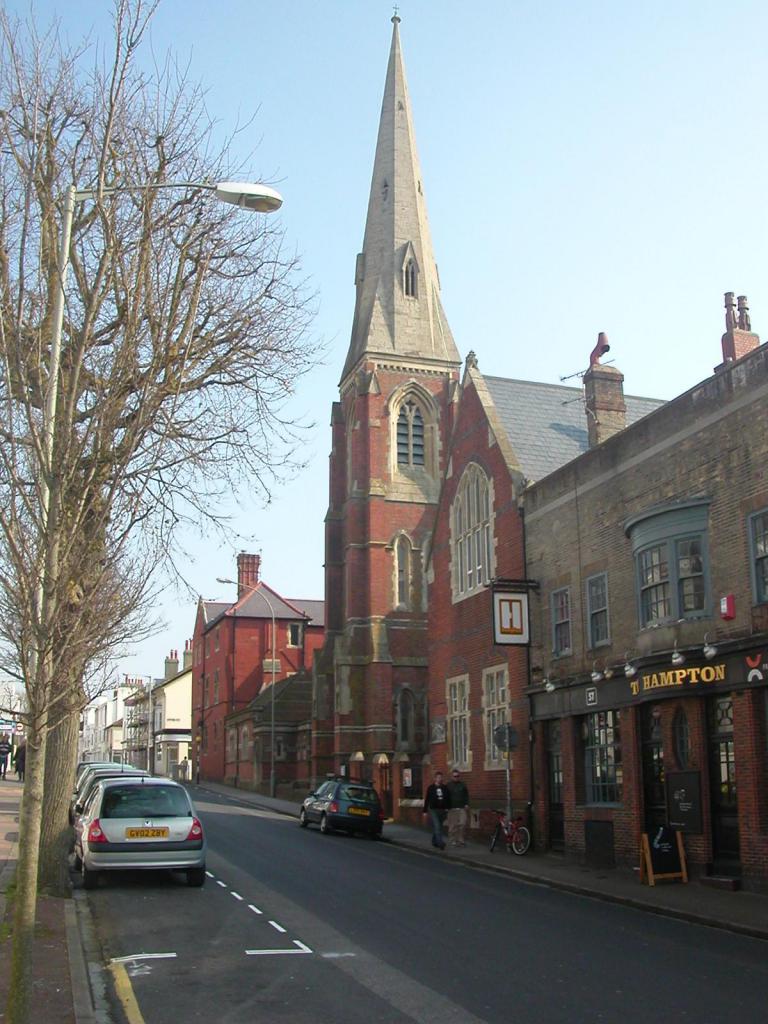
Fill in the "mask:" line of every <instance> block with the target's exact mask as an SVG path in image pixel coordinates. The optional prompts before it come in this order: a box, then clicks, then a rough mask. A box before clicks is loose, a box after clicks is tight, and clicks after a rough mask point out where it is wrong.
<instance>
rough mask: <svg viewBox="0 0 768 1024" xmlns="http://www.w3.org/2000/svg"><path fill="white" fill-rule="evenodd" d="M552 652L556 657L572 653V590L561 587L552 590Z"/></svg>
mask: <svg viewBox="0 0 768 1024" xmlns="http://www.w3.org/2000/svg"><path fill="white" fill-rule="evenodd" d="M551 607H552V653H553V654H554V655H555V657H562V656H563V655H566V654H570V653H571V591H570V587H561V588H560V590H555V591H553V592H552V598H551Z"/></svg>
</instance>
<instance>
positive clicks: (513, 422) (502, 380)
mask: <svg viewBox="0 0 768 1024" xmlns="http://www.w3.org/2000/svg"><path fill="white" fill-rule="evenodd" d="M483 380H484V381H485V383H486V385H487V387H488V391H489V392H490V395H491V398H492V399H493V403H494V405H495V406H496V411H497V412H498V414H499V418H500V419H501V422H502V424H503V426H504V429H505V430H506V432H507V436H508V437H509V440H510V443H511V445H512V447H513V448H514V450H515V454H516V455H517V457H518V459H519V460H520V468H521V469H522V472H523V475H524V476H526V477H527V478H528V480H530V481H534V480H541V478H542V477H545V476H547V474H548V473H553V472H554V471H555V470H556V469H559V468H560V466H564V465H565V464H566V463H567V462H570V461H571V460H572V459H575V458H576V457H577V456H579V455H581V454H583V453H584V452H585V451H587V450H588V448H589V439H588V435H587V414H586V411H585V409H584V393H583V391H582V389H581V388H573V387H564V386H563V385H562V384H539V383H537V382H536V381H530V380H508V379H507V378H506V377H486V376H485V374H483ZM624 402H625V403H626V406H627V426H630V425H631V424H632V423H636V422H637V421H638V420H640V419H642V418H643V417H644V416H647V415H648V414H649V413H651V412H653V411H654V410H655V409H658V408H659V406H662V405H665V404H666V403H665V402H663V401H661V400H660V399H656V398H638V397H636V396H634V395H625V396H624Z"/></svg>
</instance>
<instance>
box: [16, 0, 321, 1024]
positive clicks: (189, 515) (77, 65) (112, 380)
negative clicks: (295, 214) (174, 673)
mask: <svg viewBox="0 0 768 1024" xmlns="http://www.w3.org/2000/svg"><path fill="white" fill-rule="evenodd" d="M155 6H156V3H155V2H146V3H145V2H142V0H115V19H114V21H115V34H114V35H115V48H114V53H113V55H112V58H111V59H110V60H108V61H106V62H103V61H102V62H100V61H99V60H96V61H94V55H93V53H92V52H91V51H90V50H89V49H88V47H87V46H85V45H84V46H82V47H80V48H75V49H71V48H67V47H65V46H64V45H63V44H62V42H61V40H60V38H59V35H58V33H57V31H56V29H55V27H54V28H53V29H51V30H50V31H48V32H47V33H44V34H42V35H41V34H39V33H38V32H37V31H36V29H35V28H34V26H30V25H28V24H19V23H17V22H13V21H11V20H10V19H9V17H8V16H7V15H6V14H5V13H4V12H2V11H0V359H1V360H2V370H1V372H0V545H1V546H0V637H2V638H3V639H4V640H5V643H6V655H7V659H8V661H9V663H11V664H13V665H14V666H15V667H16V670H17V671H18V673H19V675H20V676H21V678H23V680H24V684H25V689H26V699H27V705H28V707H27V733H28V742H27V747H28V759H27V775H26V780H27V781H26V788H25V797H24V801H23V809H22V820H21V824H20V848H19V865H18V876H17V877H18V883H19V884H18V893H19V896H18V898H17V900H16V904H15V916H14V926H13V927H14V934H13V957H12V981H11V992H10V998H9V1004H8V1014H9V1015H8V1019H9V1020H10V1021H11V1022H12V1024H22V1022H25V1021H26V1020H27V1019H28V1016H27V1013H28V1011H27V990H28V978H27V964H28V963H29V956H28V953H29V947H30V945H31V942H32V934H33V925H34V914H35V902H36V895H37V872H38V854H39V847H40V835H41V814H42V806H43V787H44V782H45V776H46V772H47V771H59V770H60V771H62V772H66V771H68V770H70V768H71V762H72V753H71V739H70V740H69V741H67V740H65V742H64V743H63V745H62V746H63V748H64V753H62V754H61V755H57V756H56V758H54V761H55V765H51V764H47V757H46V750H47V744H48V737H49V733H50V731H51V729H54V728H55V729H56V730H57V731H58V730H59V729H62V730H64V731H63V732H62V736H65V735H69V736H71V735H72V730H71V728H70V729H69V731H68V732H67V727H66V726H65V725H64V723H65V722H66V721H67V719H71V717H72V716H73V715H74V714H76V713H77V711H78V710H79V707H80V706H81V705H82V701H83V697H84V694H83V679H84V675H85V674H86V673H87V672H88V668H89V666H91V665H92V664H93V662H94V659H98V658H101V657H104V655H105V652H108V651H109V650H110V649H113V648H114V647H115V646H116V645H118V644H119V643H120V642H121V640H124V639H125V637H126V634H127V633H129V632H130V630H131V629H132V628H134V627H135V624H136V621H137V616H138V614H139V613H140V612H141V610H142V608H143V606H144V605H145V603H146V597H147V592H148V586H149V585H150V580H151V577H152V572H153V571H154V569H155V568H156V567H157V566H158V565H159V564H162V563H163V561H166V560H167V559H168V558H169V557H171V553H172V552H173V542H174V531H175V529H176V527H177V526H178V524H179V523H180V522H182V521H185V520H191V521H194V522H197V523H198V524H201V525H202V526H204V527H207V528H209V529H215V528H217V527H218V526H219V525H221V522H222V519H221V516H220V514H219V511H218V509H219V507H220V505H219V499H220V497H221V496H222V495H225V494H227V493H228V492H230V491H233V490H234V491H236V490H237V489H239V488H242V487H248V488H250V489H251V490H255V491H256V492H258V493H260V494H261V495H262V496H263V497H265V498H266V497H268V495H269V491H270V488H271V487H272V486H273V483H274V481H275V479H276V478H277V476H278V473H279V472H280V471H284V470H285V468H286V467H290V466H292V465H293V466H295V465H297V453H298V451H299V448H300V441H301V433H300V430H299V429H298V428H297V426H296V424H295V423H294V422H292V421H291V420H290V419H287V418H286V417H285V416H284V412H283V410H284V406H285V402H286V400H287V399H288V397H289V396H290V395H291V393H292V391H293V388H294V385H295V382H296V380H297V378H299V377H300V376H301V375H302V374H303V373H305V372H306V371H307V370H308V369H309V367H310V366H311V365H312V363H313V360H314V359H315V358H316V350H315V349H314V348H313V345H312V343H311V341H310V339H309V337H308V335H307V328H308V324H309V321H310V318H311V310H310V308H309V304H308V301H307V297H306V294H305V292H304V288H303V283H302V281H301V280H300V278H299V276H298V265H297V261H296V258H295V257H294V256H292V255H290V254H286V253H285V251H284V249H283V239H282V235H281V231H280V229H279V226H275V225H274V224H272V223H270V222H269V221H267V220H266V219H265V218H263V217H253V216H245V215H242V214H238V213H237V212H235V211H231V208H227V209H225V208H224V207H222V206H221V205H218V204H216V203H214V202H211V200H210V193H209V192H208V191H207V189H206V188H204V187H201V185H205V184H207V183H210V182H212V181H221V180H226V179H232V178H237V177H240V176H242V175H243V171H242V168H240V167H237V166H235V167H233V166H231V165H230V162H229V161H230V153H231V152H232V142H233V140H232V139H229V140H225V142H224V144H223V145H219V146H217V145H216V142H215V139H216V129H215V125H214V124H213V123H212V122H211V120H210V118H209V117H208V115H207V113H206V110H205V104H204V95H203V93H202V91H201V90H200V88H199V87H197V86H195V85H194V84H192V83H190V82H189V81H188V80H187V77H186V75H185V73H184V71H183V70H181V69H179V68H178V67H177V65H176V64H175V63H174V62H173V61H172V60H170V59H169V60H167V61H166V62H165V63H164V64H163V65H162V66H159V67H156V68H155V70H154V72H153V73H142V72H140V71H139V70H137V67H136V65H135V61H134V58H135V55H136V51H137V48H138V47H139V46H140V44H141V40H142V37H143V35H144V32H145V29H146V26H147V23H148V21H149V19H150V18H151V15H152V13H153V11H154V8H155ZM179 183H188V184H186V185H184V187H180V188H169V187H168V186H170V185H171V184H174V185H176V184H179ZM72 185H75V186H76V187H77V188H78V189H80V190H81V192H80V194H79V195H77V196H75V197H74V198H75V202H76V205H75V207H74V211H73V216H72V231H71V239H67V238H66V237H64V238H63V239H62V232H61V225H62V222H63V218H64V209H63V203H64V197H65V196H66V195H67V191H68V189H69V188H70V186H72ZM148 186H149V187H148ZM70 198H72V197H71V196H70ZM80 200H82V201H80ZM228 209H229V210H230V212H227V210H228ZM60 250H61V252H60ZM67 263H68V265H69V267H70V268H71V269H70V275H69V279H68V281H67V284H66V288H65V289H62V285H63V282H62V274H61V272H60V268H61V267H62V266H64V265H66V264H67ZM62 295H63V296H64V298H65V303H64V307H63V309H62V313H63V317H62V330H61V335H60V336H61V347H60V352H59V351H58V350H56V349H55V348H54V347H53V346H52V339H53V338H54V337H57V336H58V332H57V329H56V323H57V313H58V310H57V299H58V300H61V297H62ZM59 803H60V801H59ZM57 813H59V812H58V811H57Z"/></svg>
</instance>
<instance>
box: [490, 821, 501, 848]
mask: <svg viewBox="0 0 768 1024" xmlns="http://www.w3.org/2000/svg"><path fill="white" fill-rule="evenodd" d="M500 834H501V825H497V826H496V828H495V829H494V830H493V835H492V836H491V841H490V843H489V844H488V849H489V850H490V851H491V853H493V851H494V850H495V849H496V843H497V842H498V841H499V835H500Z"/></svg>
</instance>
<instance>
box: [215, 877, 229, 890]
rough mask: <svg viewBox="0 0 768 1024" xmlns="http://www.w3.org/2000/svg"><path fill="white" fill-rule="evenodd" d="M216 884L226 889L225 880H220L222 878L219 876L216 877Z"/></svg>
mask: <svg viewBox="0 0 768 1024" xmlns="http://www.w3.org/2000/svg"><path fill="white" fill-rule="evenodd" d="M216 885H220V886H221V888H222V889H226V888H227V883H226V882H222V880H221V879H220V878H217V879H216Z"/></svg>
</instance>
